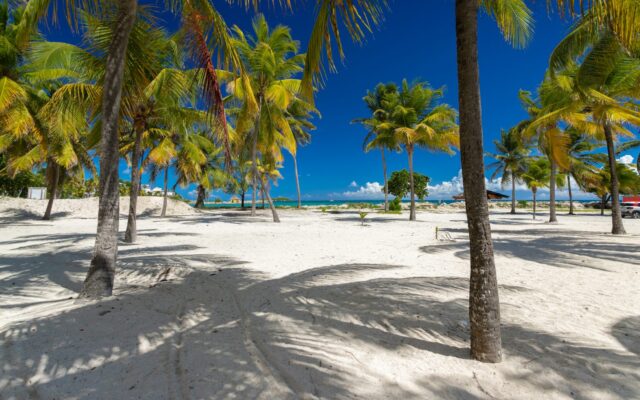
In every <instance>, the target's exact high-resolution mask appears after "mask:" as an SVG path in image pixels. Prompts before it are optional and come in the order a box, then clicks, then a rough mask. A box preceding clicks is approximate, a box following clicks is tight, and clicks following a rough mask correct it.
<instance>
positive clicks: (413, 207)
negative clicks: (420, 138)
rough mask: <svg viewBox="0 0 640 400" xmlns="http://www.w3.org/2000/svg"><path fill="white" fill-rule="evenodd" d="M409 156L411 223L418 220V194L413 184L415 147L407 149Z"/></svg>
mask: <svg viewBox="0 0 640 400" xmlns="http://www.w3.org/2000/svg"><path fill="white" fill-rule="evenodd" d="M407 155H408V156H409V191H410V192H411V205H410V206H409V207H410V209H409V221H415V220H416V194H415V187H414V184H413V147H411V146H409V147H407Z"/></svg>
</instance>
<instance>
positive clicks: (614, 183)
mask: <svg viewBox="0 0 640 400" xmlns="http://www.w3.org/2000/svg"><path fill="white" fill-rule="evenodd" d="M604 137H605V139H606V140H607V154H608V156H609V157H608V158H609V160H608V161H609V172H610V173H611V189H610V193H611V222H612V227H611V233H613V234H614V235H624V234H625V233H627V232H626V231H625V230H624V225H623V224H622V212H621V211H620V193H619V187H620V185H619V182H618V172H617V168H616V149H615V144H614V143H613V132H611V126H610V125H609V123H608V122H605V123H604Z"/></svg>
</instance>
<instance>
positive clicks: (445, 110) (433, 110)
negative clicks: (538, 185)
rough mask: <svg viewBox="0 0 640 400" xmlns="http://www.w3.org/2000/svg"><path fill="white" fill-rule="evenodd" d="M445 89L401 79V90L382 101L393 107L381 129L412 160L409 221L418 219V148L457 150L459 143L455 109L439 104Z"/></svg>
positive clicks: (410, 161) (451, 152)
mask: <svg viewBox="0 0 640 400" xmlns="http://www.w3.org/2000/svg"><path fill="white" fill-rule="evenodd" d="M442 95H443V92H442V89H433V88H431V87H430V86H429V85H428V84H427V83H424V82H416V83H414V84H412V85H409V83H408V82H407V80H406V79H405V80H403V81H402V85H401V89H400V91H398V92H396V93H391V94H389V95H388V96H386V98H385V99H384V100H383V103H385V107H388V108H389V109H390V110H391V115H390V118H389V120H388V121H387V122H384V123H381V124H380V125H379V129H381V130H383V131H384V130H387V131H389V132H393V135H394V137H395V141H396V143H398V144H399V145H402V146H403V147H404V148H405V150H406V152H407V157H408V160H409V188H410V192H411V194H410V195H411V211H410V213H409V220H410V221H415V220H416V209H415V207H416V205H415V188H414V182H413V154H414V151H415V149H416V147H422V148H425V149H427V150H430V151H441V152H445V153H448V154H453V153H454V148H457V147H458V145H459V137H458V125H456V116H457V113H456V110H454V109H453V108H451V107H450V106H449V105H448V104H440V100H441V98H442Z"/></svg>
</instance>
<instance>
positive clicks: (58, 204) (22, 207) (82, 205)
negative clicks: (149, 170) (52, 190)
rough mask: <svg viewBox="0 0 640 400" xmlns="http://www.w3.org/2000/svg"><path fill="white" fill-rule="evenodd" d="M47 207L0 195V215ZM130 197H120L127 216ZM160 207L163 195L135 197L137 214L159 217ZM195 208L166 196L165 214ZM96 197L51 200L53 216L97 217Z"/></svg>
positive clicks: (31, 213) (35, 212)
mask: <svg viewBox="0 0 640 400" xmlns="http://www.w3.org/2000/svg"><path fill="white" fill-rule="evenodd" d="M46 208H47V200H31V199H22V198H15V197H0V215H2V216H3V217H12V218H19V219H22V218H25V219H29V218H41V217H42V215H43V214H44V211H45V209H46ZM128 210H129V198H128V197H120V215H121V216H124V217H126V216H127V214H128ZM161 210H162V197H153V196H140V197H138V216H141V217H147V216H158V215H160V211H161ZM195 213H197V211H196V210H195V209H194V208H193V207H191V206H190V205H188V204H187V203H185V202H182V201H177V200H172V199H169V201H168V203H167V215H168V216H171V215H192V214H195ZM97 215H98V198H97V197H90V198H86V199H58V200H56V201H55V202H54V203H53V217H54V218H55V217H67V218H96V217H97Z"/></svg>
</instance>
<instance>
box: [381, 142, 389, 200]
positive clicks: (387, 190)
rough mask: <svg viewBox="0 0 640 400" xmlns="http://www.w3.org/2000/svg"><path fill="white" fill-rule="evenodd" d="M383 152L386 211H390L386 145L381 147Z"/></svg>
mask: <svg viewBox="0 0 640 400" xmlns="http://www.w3.org/2000/svg"><path fill="white" fill-rule="evenodd" d="M380 152H381V153H382V174H383V175H384V211H385V212H387V211H389V187H388V185H387V160H386V159H385V157H384V147H381V148H380Z"/></svg>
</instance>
